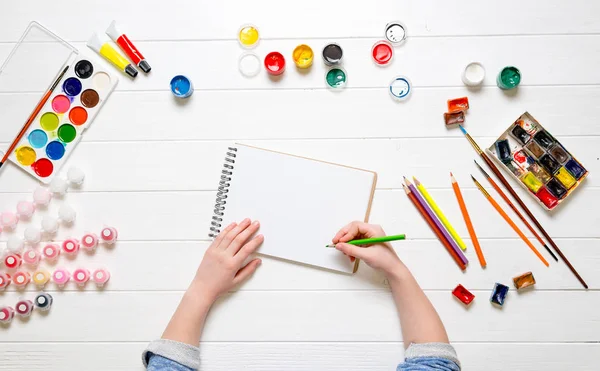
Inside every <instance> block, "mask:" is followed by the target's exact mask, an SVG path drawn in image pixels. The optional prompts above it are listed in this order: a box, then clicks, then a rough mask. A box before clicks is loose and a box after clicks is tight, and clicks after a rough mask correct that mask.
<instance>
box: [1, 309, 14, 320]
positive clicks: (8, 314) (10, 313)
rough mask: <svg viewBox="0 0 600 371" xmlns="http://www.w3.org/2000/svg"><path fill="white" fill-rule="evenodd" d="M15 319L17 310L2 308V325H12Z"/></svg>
mask: <svg viewBox="0 0 600 371" xmlns="http://www.w3.org/2000/svg"><path fill="white" fill-rule="evenodd" d="M13 318H15V310H14V309H13V308H12V307H0V323H10V321H12V320H13Z"/></svg>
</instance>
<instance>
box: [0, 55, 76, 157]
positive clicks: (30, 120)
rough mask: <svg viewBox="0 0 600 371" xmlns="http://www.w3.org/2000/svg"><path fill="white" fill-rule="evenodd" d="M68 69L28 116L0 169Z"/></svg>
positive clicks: (63, 71) (5, 155)
mask: <svg viewBox="0 0 600 371" xmlns="http://www.w3.org/2000/svg"><path fill="white" fill-rule="evenodd" d="M68 69H69V66H67V67H65V69H64V70H62V72H61V73H60V74H59V75H58V77H57V78H56V80H55V81H54V83H53V84H52V86H50V89H48V91H47V92H46V94H44V96H42V99H40V101H39V103H38V104H37V106H35V109H34V110H33V112H32V113H31V115H29V118H28V119H27V121H26V122H25V125H23V127H22V128H21V131H20V132H19V134H17V136H16V137H15V139H14V140H13V141H12V143H11V145H10V147H8V150H7V151H6V153H5V154H4V156H3V157H2V161H0V168H1V167H2V165H4V163H5V162H6V160H8V157H10V154H11V153H12V152H13V151H14V150H15V147H16V146H17V144H19V142H20V141H21V139H22V138H23V136H24V135H25V133H26V132H27V130H29V127H30V126H31V124H32V123H33V120H34V119H35V117H36V116H37V115H38V113H40V111H41V110H42V107H43V106H44V104H46V102H47V101H48V98H50V95H52V92H53V91H54V89H55V88H56V86H57V85H58V83H59V81H60V80H61V79H62V78H63V76H64V75H65V73H66V72H67V70H68Z"/></svg>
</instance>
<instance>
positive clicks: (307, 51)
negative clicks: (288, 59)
mask: <svg viewBox="0 0 600 371" xmlns="http://www.w3.org/2000/svg"><path fill="white" fill-rule="evenodd" d="M314 57H315V55H314V53H313V50H312V48H311V47H310V46H308V45H305V44H300V45H298V46H297V47H296V48H295V49H294V51H293V52H292V59H293V60H294V63H295V64H296V67H298V68H300V69H305V68H309V67H310V66H312V64H313V60H314Z"/></svg>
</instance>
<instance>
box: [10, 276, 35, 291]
mask: <svg viewBox="0 0 600 371" xmlns="http://www.w3.org/2000/svg"><path fill="white" fill-rule="evenodd" d="M12 280H13V283H14V285H15V286H16V287H17V288H20V289H22V288H24V287H25V286H27V285H28V284H29V282H31V274H30V273H29V272H17V273H15V274H14V276H13V277H12Z"/></svg>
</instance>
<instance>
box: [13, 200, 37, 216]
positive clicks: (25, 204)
mask: <svg viewBox="0 0 600 371" xmlns="http://www.w3.org/2000/svg"><path fill="white" fill-rule="evenodd" d="M34 212H35V204H34V203H33V202H30V201H20V202H19V203H18V204H17V215H18V216H19V218H20V219H29V218H31V216H32V215H33V213H34Z"/></svg>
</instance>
